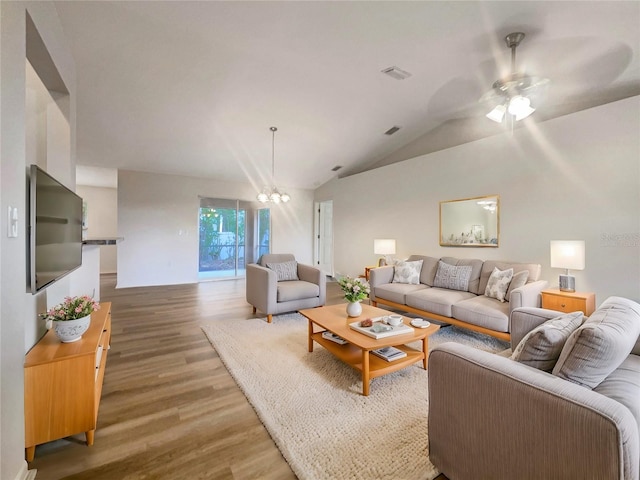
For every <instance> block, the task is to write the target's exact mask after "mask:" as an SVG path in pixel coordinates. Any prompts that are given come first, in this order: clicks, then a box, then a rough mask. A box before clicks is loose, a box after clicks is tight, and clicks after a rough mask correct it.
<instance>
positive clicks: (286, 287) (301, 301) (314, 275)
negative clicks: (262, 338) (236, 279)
mask: <svg viewBox="0 0 640 480" xmlns="http://www.w3.org/2000/svg"><path fill="white" fill-rule="evenodd" d="M268 264H269V265H271V266H272V267H273V268H269V267H268V266H267V265H268ZM286 264H291V265H292V267H293V269H292V270H291V271H290V272H289V273H290V274H291V275H292V277H291V276H290V277H289V278H286V274H287V270H286V269H283V270H281V271H280V272H278V271H276V270H277V269H278V268H277V267H279V266H284V265H286ZM283 272H284V275H285V278H286V279H282V276H281V274H283ZM279 275H280V279H279ZM326 284H327V277H326V275H325V274H324V273H322V271H321V270H320V269H318V268H315V267H312V266H311V265H304V264H302V263H298V262H296V259H295V257H294V256H293V255H291V254H289V253H270V254H265V255H262V257H260V259H259V260H258V263H249V264H247V272H246V298H247V302H248V303H250V304H251V305H253V313H256V311H257V310H260V311H261V312H263V313H265V314H266V315H267V322H269V323H271V321H272V319H273V315H278V314H280V313H285V312H294V311H296V310H301V309H303V308H313V307H320V306H322V305H324V304H325V301H326V298H327V286H326Z"/></svg>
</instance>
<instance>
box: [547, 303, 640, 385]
mask: <svg viewBox="0 0 640 480" xmlns="http://www.w3.org/2000/svg"><path fill="white" fill-rule="evenodd" d="M638 335H640V313H638V312H635V311H634V310H632V309H629V308H604V309H598V310H596V311H595V312H594V313H593V314H592V315H591V316H590V317H589V318H588V319H587V321H586V322H585V323H584V324H583V325H582V326H581V327H580V328H578V329H577V330H576V331H575V332H573V333H572V334H571V336H570V337H569V339H568V340H567V343H566V344H565V345H564V348H563V349H562V353H561V354H560V358H559V359H558V362H557V363H556V366H555V367H554V369H553V374H554V375H556V376H558V377H560V378H563V379H565V380H569V381H570V382H574V383H577V384H578V385H582V386H584V387H587V388H591V389H592V388H595V387H596V386H598V385H599V384H600V383H601V382H602V381H603V380H604V379H605V378H607V376H609V374H610V373H611V372H613V371H614V370H615V369H616V368H618V367H619V366H620V365H621V364H622V362H623V361H624V360H625V358H627V356H628V355H629V353H631V350H632V349H633V347H634V345H635V343H636V340H637V339H638Z"/></svg>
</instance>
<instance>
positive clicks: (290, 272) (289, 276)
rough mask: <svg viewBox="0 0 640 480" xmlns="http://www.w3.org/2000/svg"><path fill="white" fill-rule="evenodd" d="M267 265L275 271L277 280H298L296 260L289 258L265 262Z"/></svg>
mask: <svg viewBox="0 0 640 480" xmlns="http://www.w3.org/2000/svg"><path fill="white" fill-rule="evenodd" d="M267 267H268V268H270V269H271V270H273V271H274V272H276V275H277V276H278V281H279V282H283V281H288V280H299V279H298V262H296V261H295V260H290V261H288V262H282V263H267Z"/></svg>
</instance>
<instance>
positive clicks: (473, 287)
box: [440, 257, 493, 295]
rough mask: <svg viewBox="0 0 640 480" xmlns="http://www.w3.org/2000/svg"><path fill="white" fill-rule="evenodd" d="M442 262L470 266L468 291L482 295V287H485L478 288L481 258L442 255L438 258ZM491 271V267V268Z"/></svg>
mask: <svg viewBox="0 0 640 480" xmlns="http://www.w3.org/2000/svg"><path fill="white" fill-rule="evenodd" d="M440 260H441V261H443V262H444V263H448V264H449V265H455V266H457V267H463V266H470V267H471V276H470V277H469V291H470V292H471V293H475V294H476V295H482V294H483V293H484V289H485V287H486V285H485V287H482V290H479V285H480V272H481V271H482V264H483V262H482V260H478V259H474V258H454V257H442V258H441V259H440ZM492 271H493V269H492Z"/></svg>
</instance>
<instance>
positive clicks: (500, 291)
mask: <svg viewBox="0 0 640 480" xmlns="http://www.w3.org/2000/svg"><path fill="white" fill-rule="evenodd" d="M512 277H513V268H509V269H507V270H499V269H498V267H493V272H491V276H490V277H489V281H488V282H487V288H485V289H484V294H485V295H486V296H487V297H491V298H495V299H497V300H500V301H501V302H503V303H504V300H505V298H506V296H507V290H508V289H509V283H511V278H512Z"/></svg>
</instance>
